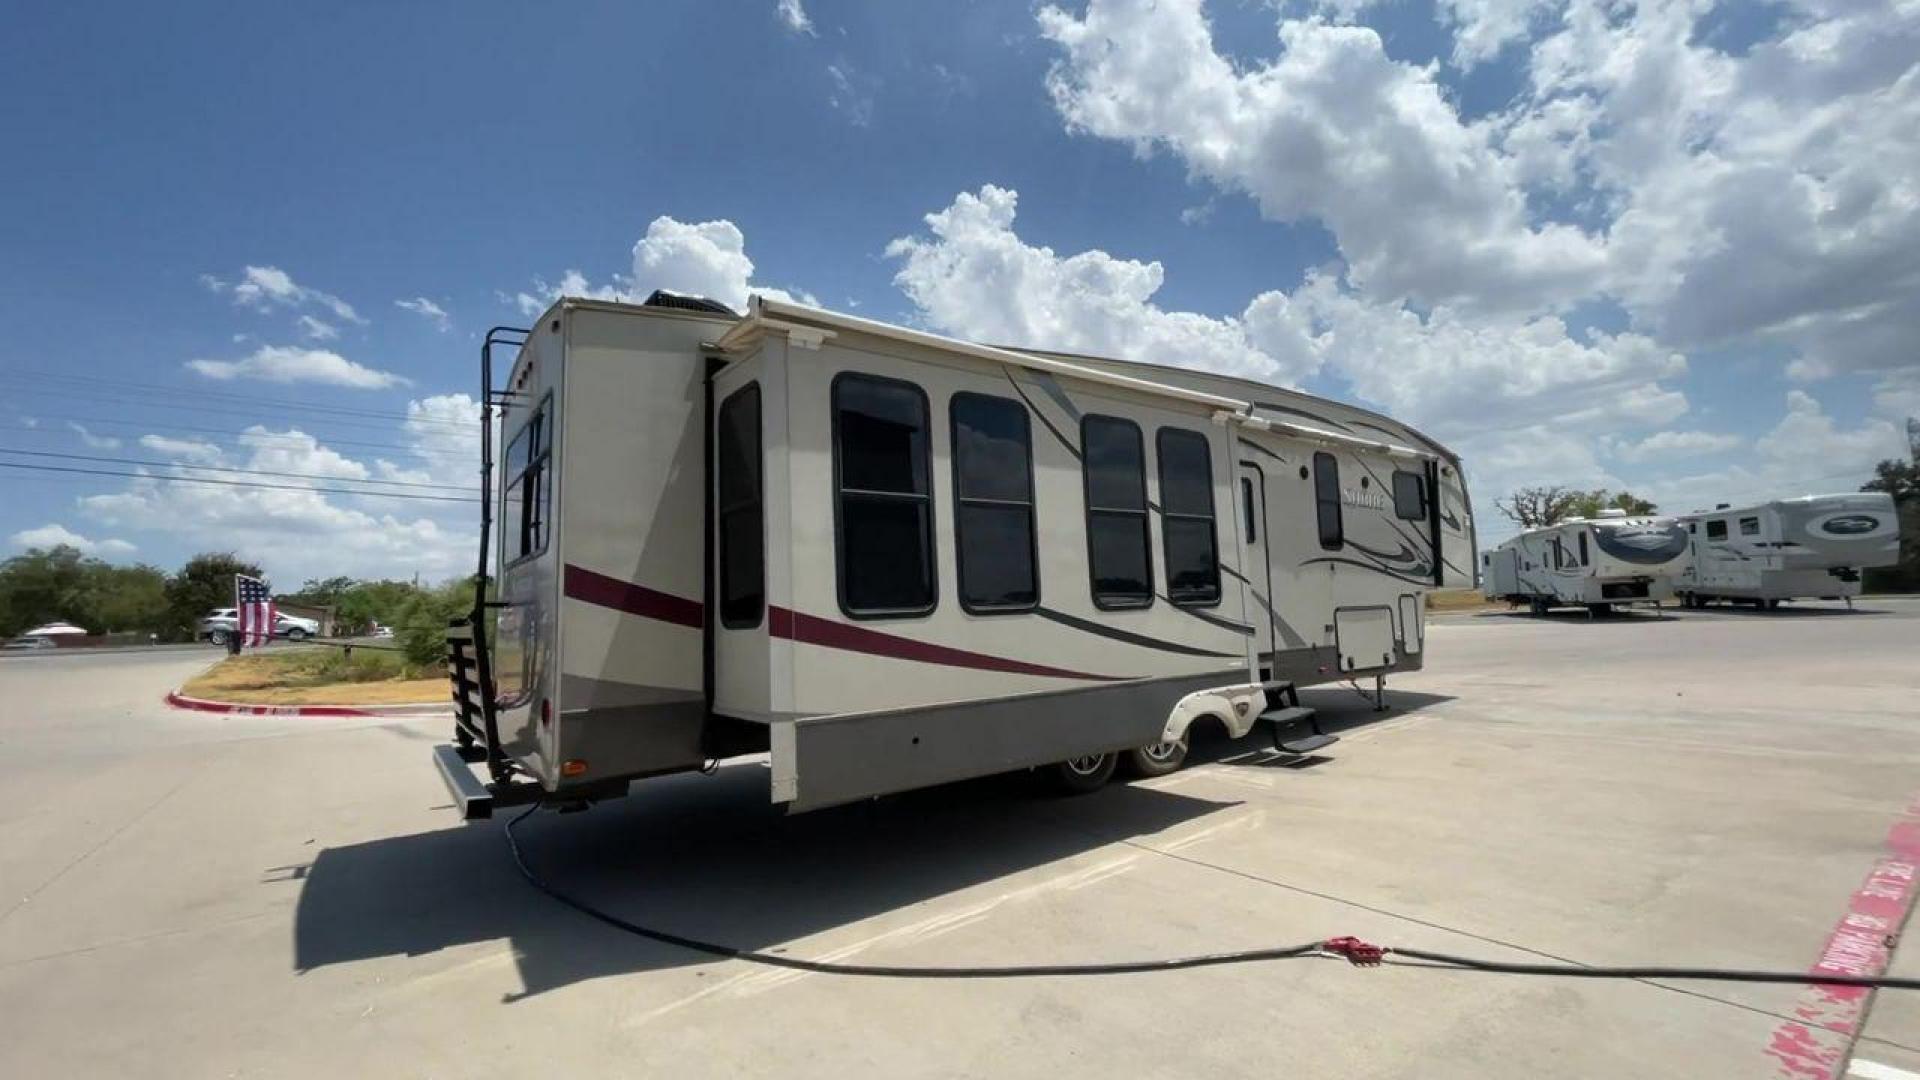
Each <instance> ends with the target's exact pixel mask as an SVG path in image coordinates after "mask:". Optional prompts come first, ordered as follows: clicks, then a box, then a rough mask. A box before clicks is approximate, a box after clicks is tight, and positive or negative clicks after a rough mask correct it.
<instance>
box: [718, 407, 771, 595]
mask: <svg viewBox="0 0 1920 1080" xmlns="http://www.w3.org/2000/svg"><path fill="white" fill-rule="evenodd" d="M714 428H715V431H714V437H715V440H716V442H718V444H719V445H718V446H717V447H716V450H715V455H714V456H715V459H716V461H717V462H718V466H719V470H718V471H719V477H718V483H719V490H718V492H717V493H716V497H715V500H714V502H715V506H716V509H717V512H718V514H719V520H718V521H717V522H716V525H717V527H718V531H719V533H720V537H719V540H720V625H722V626H726V627H731V628H734V629H740V628H744V627H752V626H759V625H760V616H761V614H762V613H763V612H764V611H765V610H766V607H767V584H766V582H767V562H766V532H765V524H764V518H765V514H764V512H763V511H762V509H761V506H762V502H761V499H762V475H761V468H762V465H761V456H760V384H759V383H748V384H747V385H746V386H745V387H743V388H741V389H739V390H736V391H734V393H733V395H732V396H731V397H729V398H727V400H725V401H723V402H721V403H720V417H719V419H718V420H717V421H716V422H715V424H714Z"/></svg>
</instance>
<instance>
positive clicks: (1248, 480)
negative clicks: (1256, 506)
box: [1240, 476, 1260, 544]
mask: <svg viewBox="0 0 1920 1080" xmlns="http://www.w3.org/2000/svg"><path fill="white" fill-rule="evenodd" d="M1240 502H1241V507H1240V515H1241V520H1242V521H1245V522H1246V523H1247V543H1249V544H1251V543H1253V542H1254V541H1256V540H1258V539H1260V533H1259V531H1258V530H1257V529H1255V528H1254V527H1253V477H1251V476H1243V477H1241V478H1240Z"/></svg>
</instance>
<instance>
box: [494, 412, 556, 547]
mask: <svg viewBox="0 0 1920 1080" xmlns="http://www.w3.org/2000/svg"><path fill="white" fill-rule="evenodd" d="M552 409H553V398H552V397H548V398H547V399H546V400H544V401H542V402H541V403H540V407H539V408H537V409H535V410H534V411H533V415H532V416H529V417H528V418H527V422H526V423H525V424H523V425H521V427H520V431H519V433H518V434H516V435H515V436H514V437H513V439H512V441H510V442H509V443H507V456H506V462H505V468H504V470H503V472H504V474H505V476H506V478H507V488H506V494H505V496H504V498H503V500H502V501H503V503H504V505H503V506H502V508H501V514H500V518H501V524H502V525H503V526H504V527H505V529H506V530H507V539H506V541H505V544H504V546H505V548H506V550H505V552H504V554H505V555H506V556H507V558H508V560H509V561H513V560H518V559H524V558H529V557H531V556H534V555H538V554H539V553H540V552H542V551H545V550H546V547H547V523H548V518H549V514H548V508H549V506H550V505H551V504H552V502H553V478H552V476H551V475H550V473H551V471H552V470H550V469H548V468H547V463H548V461H549V460H550V454H549V450H550V449H551V440H550V439H549V438H548V436H547V435H546V434H545V432H546V428H547V426H548V420H549V414H550V413H551V411H552Z"/></svg>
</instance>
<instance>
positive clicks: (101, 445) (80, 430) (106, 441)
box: [67, 420, 120, 450]
mask: <svg viewBox="0 0 1920 1080" xmlns="http://www.w3.org/2000/svg"><path fill="white" fill-rule="evenodd" d="M67 427H68V428H70V429H71V430H72V431H73V433H74V434H75V435H78V436H80V441H81V442H83V443H85V444H87V447H88V448H89V449H93V450H118V449H119V448H120V440H119V439H116V438H114V437H113V436H111V435H95V434H94V433H93V432H92V431H90V430H88V429H87V426H86V425H85V424H82V423H80V422H79V421H77V420H69V421H67Z"/></svg>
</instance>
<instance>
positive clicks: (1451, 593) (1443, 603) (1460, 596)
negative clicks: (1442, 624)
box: [1427, 589, 1507, 611]
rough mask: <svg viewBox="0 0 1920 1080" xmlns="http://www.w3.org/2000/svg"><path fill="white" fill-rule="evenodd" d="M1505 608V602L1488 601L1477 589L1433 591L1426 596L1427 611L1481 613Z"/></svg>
mask: <svg viewBox="0 0 1920 1080" xmlns="http://www.w3.org/2000/svg"><path fill="white" fill-rule="evenodd" d="M1506 606H1507V604H1506V601H1504V600H1488V599H1487V598H1486V597H1484V596H1482V595H1480V590H1478V589H1435V590H1433V591H1432V592H1430V593H1428V594H1427V610H1428V611H1481V610H1487V609H1492V608H1504V607H1506Z"/></svg>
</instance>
